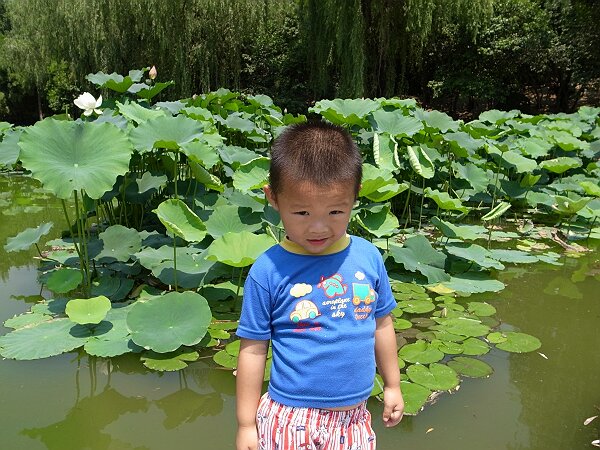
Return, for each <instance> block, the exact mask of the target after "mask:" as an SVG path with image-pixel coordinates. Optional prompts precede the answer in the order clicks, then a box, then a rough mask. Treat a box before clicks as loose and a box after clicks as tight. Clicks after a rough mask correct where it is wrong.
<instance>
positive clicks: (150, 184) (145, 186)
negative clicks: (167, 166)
mask: <svg viewBox="0 0 600 450" xmlns="http://www.w3.org/2000/svg"><path fill="white" fill-rule="evenodd" d="M136 182H137V186H138V192H139V193H140V194H143V193H144V192H146V191H149V190H151V189H155V190H158V189H160V188H162V187H164V186H165V185H166V184H167V176H166V175H159V176H154V175H152V174H151V173H150V172H144V173H143V174H142V177H141V178H140V179H138V180H137V181H136Z"/></svg>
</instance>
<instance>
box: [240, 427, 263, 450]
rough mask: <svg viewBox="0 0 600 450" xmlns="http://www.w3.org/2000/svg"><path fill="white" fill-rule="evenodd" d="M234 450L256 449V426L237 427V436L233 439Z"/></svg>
mask: <svg viewBox="0 0 600 450" xmlns="http://www.w3.org/2000/svg"><path fill="white" fill-rule="evenodd" d="M235 448H236V450H257V449H258V432H257V430H256V426H254V425H253V426H249V427H245V426H242V427H238V431H237V436H236V439H235Z"/></svg>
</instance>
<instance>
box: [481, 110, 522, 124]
mask: <svg viewBox="0 0 600 450" xmlns="http://www.w3.org/2000/svg"><path fill="white" fill-rule="evenodd" d="M517 115H518V112H517V111H514V110H513V111H498V110H497V109H490V110H488V111H484V112H482V113H481V114H480V115H479V120H481V121H482V122H489V123H492V124H495V125H500V124H503V123H504V122H506V121H507V120H508V119H513V118H515V117H517Z"/></svg>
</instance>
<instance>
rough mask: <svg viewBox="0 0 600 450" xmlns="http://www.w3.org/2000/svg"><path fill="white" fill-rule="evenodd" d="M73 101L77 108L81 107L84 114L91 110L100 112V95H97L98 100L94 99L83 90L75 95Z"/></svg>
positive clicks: (87, 114) (88, 113) (86, 114)
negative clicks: (77, 95)
mask: <svg viewBox="0 0 600 450" xmlns="http://www.w3.org/2000/svg"><path fill="white" fill-rule="evenodd" d="M73 103H75V106H77V107H78V108H79V109H83V115H84V116H89V115H91V114H92V112H95V113H96V114H102V110H100V109H98V108H100V105H102V96H100V97H98V100H96V99H95V98H94V96H93V95H92V94H90V93H89V92H84V93H83V94H81V95H80V96H79V97H77V98H76V99H75V101H74V102H73Z"/></svg>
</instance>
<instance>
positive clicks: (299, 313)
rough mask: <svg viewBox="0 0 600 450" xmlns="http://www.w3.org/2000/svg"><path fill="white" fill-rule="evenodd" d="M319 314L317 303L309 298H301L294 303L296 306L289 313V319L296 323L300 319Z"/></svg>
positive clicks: (312, 317) (311, 317) (310, 317)
mask: <svg viewBox="0 0 600 450" xmlns="http://www.w3.org/2000/svg"><path fill="white" fill-rule="evenodd" d="M319 315H320V313H319V310H318V309H317V305H315V304H314V303H313V302H311V301H310V300H301V301H299V302H298V303H297V304H296V308H295V309H294V311H293V312H292V313H291V314H290V319H291V320H292V322H294V323H298V322H300V321H301V320H305V319H314V318H315V317H317V316H319Z"/></svg>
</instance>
